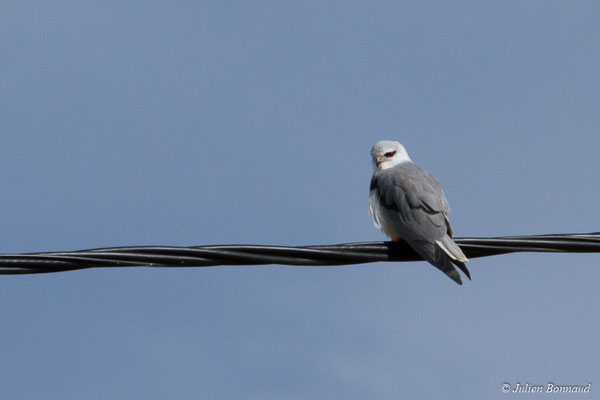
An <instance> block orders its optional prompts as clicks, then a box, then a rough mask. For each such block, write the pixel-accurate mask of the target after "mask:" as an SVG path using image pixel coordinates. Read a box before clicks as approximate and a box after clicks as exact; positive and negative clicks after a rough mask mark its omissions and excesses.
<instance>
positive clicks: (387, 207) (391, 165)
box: [369, 140, 471, 285]
mask: <svg viewBox="0 0 600 400" xmlns="http://www.w3.org/2000/svg"><path fill="white" fill-rule="evenodd" d="M371 157H372V161H373V176H372V178H371V186H370V191H369V214H370V215H371V217H372V218H373V224H374V225H375V227H376V228H379V229H381V230H382V231H383V232H384V233H385V234H386V235H387V236H388V237H390V239H391V240H392V241H394V242H397V241H401V240H404V241H406V243H407V244H408V245H409V246H410V247H411V248H412V249H413V250H414V251H415V252H417V254H419V255H420V256H421V257H422V258H423V259H424V260H426V261H428V262H429V263H430V264H432V265H433V266H434V267H436V268H438V269H439V270H440V271H442V272H443V273H445V274H446V275H447V276H448V277H449V278H450V279H452V280H453V281H454V282H456V283H458V284H459V285H462V280H461V278H460V274H459V273H458V271H457V270H456V268H454V265H456V266H457V267H458V268H459V269H460V270H461V271H462V272H463V273H464V274H465V275H466V276H467V277H468V278H469V280H470V279H471V274H470V272H469V270H468V269H467V266H466V265H465V263H466V262H467V261H468V259H467V257H466V256H465V254H464V253H463V252H462V250H461V249H460V247H459V246H458V245H457V244H456V243H455V242H454V240H453V239H452V237H453V233H452V228H451V227H450V222H449V221H448V214H449V213H450V205H449V204H448V201H447V200H446V196H445V195H444V191H443V189H442V187H441V185H440V184H439V182H438V181H437V180H436V179H435V178H434V177H433V175H431V174H430V173H429V172H427V171H425V170H424V169H421V167H419V166H418V165H417V164H415V163H414V162H413V161H412V160H411V159H410V157H409V156H408V153H407V152H406V149H405V148H404V146H403V145H402V144H400V143H399V142H396V141H390V140H383V141H380V142H377V143H376V144H375V145H374V146H373V147H372V148H371Z"/></svg>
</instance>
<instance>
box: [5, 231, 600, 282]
mask: <svg viewBox="0 0 600 400" xmlns="http://www.w3.org/2000/svg"><path fill="white" fill-rule="evenodd" d="M454 240H455V242H456V243H457V244H458V245H459V246H460V247H461V249H462V250H463V252H464V253H465V255H466V256H467V257H468V258H476V257H488V256H493V255H499V254H506V253H514V252H544V253H547V252H559V253H600V232H595V233H585V234H581V233H577V234H558V235H556V234H554V235H534V236H504V237H493V238H455V239H454ZM418 260H422V258H421V257H420V256H419V255H417V254H416V253H415V252H414V250H413V249H412V248H410V246H408V244H407V243H406V242H403V241H400V242H363V243H346V244H336V245H319V246H295V247H290V246H262V245H217V246H214V245H213V246H193V247H178V246H135V247H134V246H130V247H108V248H100V249H90V250H79V251H64V252H44V253H23V254H0V275H2V274H5V275H8V274H38V273H47V272H60V271H72V270H78V269H86V268H116V267H163V268H172V267H210V266H217V265H266V264H280V265H299V266H336V265H350V264H364V263H371V262H378V261H387V262H396V261H418Z"/></svg>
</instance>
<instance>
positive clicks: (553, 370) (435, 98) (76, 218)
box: [0, 1, 600, 399]
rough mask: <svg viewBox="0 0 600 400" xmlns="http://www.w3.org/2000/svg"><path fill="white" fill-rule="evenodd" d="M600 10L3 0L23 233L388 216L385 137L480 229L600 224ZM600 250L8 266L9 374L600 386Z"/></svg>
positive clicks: (322, 385) (280, 388)
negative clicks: (380, 166) (369, 259)
mask: <svg viewBox="0 0 600 400" xmlns="http://www.w3.org/2000/svg"><path fill="white" fill-rule="evenodd" d="M599 17H600V6H598V4H596V3H595V2H552V1H549V2H547V1H544V2H542V1H528V2H452V3H446V2H426V1H425V2H368V3H367V2H313V1H305V2H297V3H296V4H290V3H284V2H273V1H256V2H181V1H174V2H170V3H168V4H167V3H162V2H155V1H149V2H131V1H129V2H127V1H125V2H124V1H119V2H117V1H106V2H98V3H96V4H91V3H89V2H70V1H57V2H35V1H19V2H16V1H9V2H4V3H3V4H2V5H0V50H1V52H2V63H0V93H2V95H1V96H0V139H1V144H2V145H1V146H0V184H1V185H2V187H3V188H4V190H3V195H2V196H1V197H0V220H1V221H2V223H1V224H0V237H1V238H2V239H1V241H0V252H3V253H19V252H35V251H50V250H78V249H85V248H94V247H106V246H120V245H160V244H164V245H202V244H236V243H244V244H280V245H308V244H334V243H344V242H354V241H370V240H373V241H376V240H382V239H383V238H384V236H383V234H382V233H380V232H379V231H377V230H376V229H375V228H374V227H373V225H372V222H371V220H370V217H369V216H368V214H367V196H368V186H369V179H370V175H371V165H370V159H369V150H370V147H371V146H372V145H373V144H374V143H375V142H377V141H378V140H382V139H391V140H398V141H400V142H402V143H403V144H404V145H405V147H406V148H407V150H408V152H409V154H410V155H411V157H412V158H413V160H415V161H416V162H417V163H419V164H420V165H421V166H423V167H424V168H425V169H427V170H429V171H430V172H431V173H432V174H434V175H435V176H436V177H437V178H438V180H439V181H440V182H441V183H442V185H443V187H444V189H445V192H446V195H447V197H448V199H449V201H450V204H451V206H452V209H453V212H452V214H451V215H450V219H451V222H452V225H453V228H454V231H455V234H456V236H498V235H520V234H539V233H567V232H592V231H599V230H600V225H598V205H597V199H598V197H599V196H600V188H599V185H598V178H597V176H598V171H599V170H600V161H598V151H599V149H600V135H599V133H600V128H599V126H600V113H598V110H599V109H600V72H599V71H600V41H599V40H598V38H599V37H600V27H599V25H598V23H597V22H598V18H599ZM599 263H600V259H599V257H598V255H563V254H557V255H552V254H516V255H506V256H498V257H491V258H482V259H474V260H472V261H471V262H470V263H469V269H470V270H471V273H472V277H473V281H472V282H466V283H465V285H464V286H462V287H459V286H458V285H455V284H454V283H453V282H452V281H450V280H449V279H448V278H447V277H446V276H444V275H443V274H442V273H440V272H439V271H438V270H436V269H435V268H433V267H432V266H430V265H428V264H426V263H423V262H414V263H378V264H368V265H362V266H347V267H334V268H317V267H310V268H306V267H283V266H264V267H216V268H204V269H200V268H198V269H170V270H159V269H139V268H138V269H134V268H130V269H121V270H118V269H106V270H102V269H96V270H87V271H76V272H70V273H59V274H50V275H38V276H5V277H1V279H0V301H1V302H2V304H3V305H4V307H2V309H1V311H0V322H1V324H2V340H1V341H0V387H1V388H2V397H4V398H11V399H25V398H27V399H31V398H53V399H54V398H56V399H81V398H86V399H106V398H118V399H132V398H139V399H142V398H143V399H164V398H180V399H198V398H220V399H245V398H257V399H330V398H345V399H388V398H389V399H391V398H448V399H465V398H488V399H496V398H498V399H505V398H509V397H510V398H516V397H519V395H517V394H512V395H510V394H509V395H506V394H503V393H502V392H501V391H500V385H501V384H503V383H504V382H508V383H510V384H511V385H514V384H515V383H516V382H520V383H523V384H524V383H529V384H535V385H538V384H539V385H545V384H547V383H548V382H554V383H556V384H564V385H567V384H568V385H576V384H580V385H587V384H588V383H590V382H591V383H592V389H591V391H592V393H594V392H597V391H598V390H600V388H598V387H596V386H595V385H600V382H597V380H596V378H597V377H598V375H599V373H600V367H598V360H597V355H598V352H599V350H600V348H599V343H598V338H597V332H598V331H599V330H600V324H599V322H598V321H600V311H599V309H598V306H597V305H598V302H599V300H600V297H599V295H598V284H599V282H600V268H599V267H598V265H599ZM521 396H524V395H521ZM543 396H545V397H551V395H543ZM588 397H589V396H588Z"/></svg>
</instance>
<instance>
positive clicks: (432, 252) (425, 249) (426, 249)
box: [409, 238, 471, 285]
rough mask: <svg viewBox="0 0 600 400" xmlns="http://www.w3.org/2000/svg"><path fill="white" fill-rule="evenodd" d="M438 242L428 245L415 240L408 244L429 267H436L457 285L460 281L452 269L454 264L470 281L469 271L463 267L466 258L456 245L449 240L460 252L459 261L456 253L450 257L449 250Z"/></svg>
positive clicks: (454, 269) (458, 275) (456, 272)
mask: <svg viewBox="0 0 600 400" xmlns="http://www.w3.org/2000/svg"><path fill="white" fill-rule="evenodd" d="M444 239H445V238H444ZM440 242H442V241H436V243H429V242H424V241H420V240H416V241H412V242H411V243H409V244H410V245H411V247H412V248H413V249H414V250H415V251H416V252H417V253H419V255H420V256H421V257H423V258H424V259H425V260H426V261H428V262H429V263H430V264H431V265H433V266H434V267H436V268H437V269H439V270H440V271H442V272H443V273H445V274H446V275H448V277H449V278H450V279H452V280H453V281H454V282H456V283H458V284H459V285H462V280H461V279H460V274H459V273H458V271H457V270H456V268H454V265H453V263H454V264H456V266H457V267H458V268H460V269H461V271H463V272H464V273H465V275H467V277H468V278H469V279H471V274H470V273H469V270H468V269H467V267H466V266H465V261H467V257H465V255H464V254H463V253H462V251H461V250H460V248H459V247H458V245H457V244H456V243H454V242H453V241H452V239H450V242H451V243H452V244H453V245H454V246H455V247H456V248H457V249H458V252H460V255H462V257H460V260H459V257H457V255H458V252H457V253H453V255H452V256H450V255H449V254H448V251H449V250H448V249H447V248H445V247H443V246H442V245H440ZM449 247H452V246H451V245H450V246H449ZM454 254H457V255H454Z"/></svg>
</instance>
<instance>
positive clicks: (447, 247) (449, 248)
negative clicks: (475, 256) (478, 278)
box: [435, 235, 471, 280]
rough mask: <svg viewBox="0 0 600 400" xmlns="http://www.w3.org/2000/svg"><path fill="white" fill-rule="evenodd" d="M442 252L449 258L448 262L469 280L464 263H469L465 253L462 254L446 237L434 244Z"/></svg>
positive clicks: (448, 237) (450, 239)
mask: <svg viewBox="0 0 600 400" xmlns="http://www.w3.org/2000/svg"><path fill="white" fill-rule="evenodd" d="M435 243H436V244H437V245H438V246H439V247H440V248H441V249H442V250H443V251H444V253H446V254H447V255H448V257H450V261H451V262H452V263H453V264H454V265H456V266H457V267H458V268H460V270H461V271H462V272H464V274H465V275H466V276H467V278H469V280H471V273H470V272H469V270H468V269H467V266H466V265H465V263H466V262H467V261H469V259H468V258H467V256H465V253H463V252H462V250H461V249H460V247H458V245H457V244H456V243H455V242H454V240H452V238H451V237H450V236H448V235H446V236H444V237H443V238H442V240H437V241H436V242H435Z"/></svg>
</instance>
